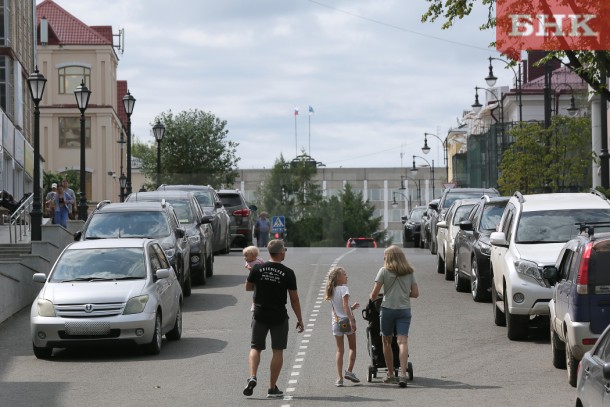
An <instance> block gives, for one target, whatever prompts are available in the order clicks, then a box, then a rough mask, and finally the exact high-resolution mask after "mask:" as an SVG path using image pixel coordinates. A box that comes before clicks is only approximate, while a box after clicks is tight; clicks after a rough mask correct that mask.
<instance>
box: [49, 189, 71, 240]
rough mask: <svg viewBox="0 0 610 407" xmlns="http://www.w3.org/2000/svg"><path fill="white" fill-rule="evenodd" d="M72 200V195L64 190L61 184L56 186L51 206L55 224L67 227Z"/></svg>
mask: <svg viewBox="0 0 610 407" xmlns="http://www.w3.org/2000/svg"><path fill="white" fill-rule="evenodd" d="M73 205H74V200H73V199H72V196H71V195H70V194H69V193H67V192H65V191H64V187H63V185H61V184H60V185H58V186H57V192H56V193H55V195H53V200H52V201H51V208H52V211H53V213H54V214H55V224H56V225H61V226H63V227H65V228H66V229H67V228H68V215H69V214H70V213H71V212H72V206H73Z"/></svg>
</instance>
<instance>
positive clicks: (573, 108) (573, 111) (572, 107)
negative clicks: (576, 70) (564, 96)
mask: <svg viewBox="0 0 610 407" xmlns="http://www.w3.org/2000/svg"><path fill="white" fill-rule="evenodd" d="M578 110H579V109H578V108H577V107H576V104H575V103H574V95H572V97H571V98H570V107H568V114H569V115H570V117H575V116H576V114H577V113H578Z"/></svg>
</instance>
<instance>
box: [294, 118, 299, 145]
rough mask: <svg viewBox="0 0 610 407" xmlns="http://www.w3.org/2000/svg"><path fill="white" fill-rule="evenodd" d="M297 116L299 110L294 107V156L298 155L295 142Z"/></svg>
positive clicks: (296, 142)
mask: <svg viewBox="0 0 610 407" xmlns="http://www.w3.org/2000/svg"><path fill="white" fill-rule="evenodd" d="M298 115H299V108H298V107H296V106H295V107H294V156H295V157H296V156H298V155H299V147H298V141H297V116H298Z"/></svg>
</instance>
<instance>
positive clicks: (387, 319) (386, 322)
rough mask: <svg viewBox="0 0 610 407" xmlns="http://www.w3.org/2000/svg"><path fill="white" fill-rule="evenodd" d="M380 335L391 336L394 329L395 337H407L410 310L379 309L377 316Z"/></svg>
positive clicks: (409, 324)
mask: <svg viewBox="0 0 610 407" xmlns="http://www.w3.org/2000/svg"><path fill="white" fill-rule="evenodd" d="M379 319H380V321H379V322H380V327H381V335H383V336H392V335H394V329H396V336H409V327H410V326H411V308H406V309H391V308H385V307H381V312H380V314H379Z"/></svg>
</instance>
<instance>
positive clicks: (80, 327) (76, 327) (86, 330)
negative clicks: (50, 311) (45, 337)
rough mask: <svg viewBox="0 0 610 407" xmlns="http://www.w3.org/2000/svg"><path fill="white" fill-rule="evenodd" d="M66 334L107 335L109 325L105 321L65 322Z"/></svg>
mask: <svg viewBox="0 0 610 407" xmlns="http://www.w3.org/2000/svg"><path fill="white" fill-rule="evenodd" d="M66 333H67V334H68V335H81V336H82V335H90V336H95V335H108V334H109V333H110V325H109V324H106V323H89V322H68V323H66Z"/></svg>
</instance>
